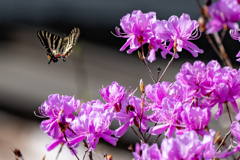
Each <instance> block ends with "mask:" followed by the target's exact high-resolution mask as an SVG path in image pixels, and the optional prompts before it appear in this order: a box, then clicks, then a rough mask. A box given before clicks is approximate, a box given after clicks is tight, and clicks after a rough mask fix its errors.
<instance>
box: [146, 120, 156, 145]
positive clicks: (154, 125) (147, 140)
mask: <svg viewBox="0 0 240 160" xmlns="http://www.w3.org/2000/svg"><path fill="white" fill-rule="evenodd" d="M156 125H157V123H155V124H154V126H153V127H155V126H156ZM150 137H151V134H149V136H148V138H147V140H146V142H147V141H148V140H149V139H150Z"/></svg>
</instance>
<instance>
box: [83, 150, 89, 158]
mask: <svg viewBox="0 0 240 160" xmlns="http://www.w3.org/2000/svg"><path fill="white" fill-rule="evenodd" d="M88 150H89V148H88V149H87V150H86V151H85V153H84V156H83V160H84V159H85V156H86V154H87V152H88Z"/></svg>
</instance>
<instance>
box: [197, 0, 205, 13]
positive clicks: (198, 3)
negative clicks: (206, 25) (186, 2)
mask: <svg viewBox="0 0 240 160" xmlns="http://www.w3.org/2000/svg"><path fill="white" fill-rule="evenodd" d="M196 2H197V5H198V8H199V9H200V10H201V12H202V11H203V8H202V5H201V4H200V2H199V0H196Z"/></svg>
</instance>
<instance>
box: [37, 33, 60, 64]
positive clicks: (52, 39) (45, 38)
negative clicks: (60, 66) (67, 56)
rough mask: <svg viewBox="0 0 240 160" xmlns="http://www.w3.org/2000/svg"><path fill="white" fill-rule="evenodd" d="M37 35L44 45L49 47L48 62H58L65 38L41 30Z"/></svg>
mask: <svg viewBox="0 0 240 160" xmlns="http://www.w3.org/2000/svg"><path fill="white" fill-rule="evenodd" d="M37 35H38V38H39V39H40V42H41V43H42V45H43V46H44V47H45V48H46V49H47V56H48V58H49V62H48V64H49V63H50V62H54V63H55V62H57V61H58V58H61V54H62V50H61V48H62V42H63V38H62V37H59V36H57V35H54V34H52V33H49V32H46V31H41V30H40V31H38V32H37Z"/></svg>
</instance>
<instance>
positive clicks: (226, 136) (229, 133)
mask: <svg viewBox="0 0 240 160" xmlns="http://www.w3.org/2000/svg"><path fill="white" fill-rule="evenodd" d="M229 135H231V130H230V131H228V133H227V134H226V135H225V136H224V138H223V139H222V142H221V143H220V145H219V146H218V148H217V150H216V151H218V150H219V149H220V148H221V147H222V145H223V144H224V142H225V140H226V139H227V138H228V136H229Z"/></svg>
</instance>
